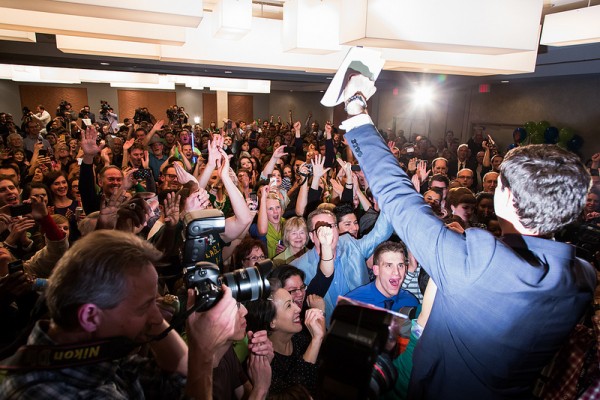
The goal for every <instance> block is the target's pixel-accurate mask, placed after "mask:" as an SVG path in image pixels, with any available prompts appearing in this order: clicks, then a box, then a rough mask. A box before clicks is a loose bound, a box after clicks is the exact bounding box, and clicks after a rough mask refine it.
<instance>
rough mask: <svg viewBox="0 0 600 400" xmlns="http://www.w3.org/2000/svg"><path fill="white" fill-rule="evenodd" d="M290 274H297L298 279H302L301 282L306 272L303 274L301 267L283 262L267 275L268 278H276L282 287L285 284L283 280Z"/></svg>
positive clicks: (289, 276) (290, 275)
mask: <svg viewBox="0 0 600 400" xmlns="http://www.w3.org/2000/svg"><path fill="white" fill-rule="evenodd" d="M292 276H299V277H300V279H302V282H304V278H306V274H304V271H302V270H301V269H298V268H296V267H294V266H293V265H289V264H283V265H280V266H279V267H277V268H275V269H274V270H273V271H272V272H271V274H270V275H269V280H271V279H276V280H278V281H279V283H280V284H281V287H283V286H284V285H285V281H287V280H288V279H289V278H291V277H292Z"/></svg>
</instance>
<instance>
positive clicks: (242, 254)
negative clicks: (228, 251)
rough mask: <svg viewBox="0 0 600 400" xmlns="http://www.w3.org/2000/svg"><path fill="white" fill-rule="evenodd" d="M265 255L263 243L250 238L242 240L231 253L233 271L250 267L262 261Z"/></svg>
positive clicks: (265, 249) (265, 250)
mask: <svg viewBox="0 0 600 400" xmlns="http://www.w3.org/2000/svg"><path fill="white" fill-rule="evenodd" d="M266 254H267V247H266V246H265V242H263V241H262V240H260V239H253V238H250V237H246V238H244V239H243V240H242V241H241V242H240V244H238V245H237V247H236V248H235V250H234V252H233V260H232V261H233V265H232V266H233V269H237V268H247V267H252V266H254V264H256V263H257V262H260V261H262V260H264V259H265V258H266V257H265V255H266Z"/></svg>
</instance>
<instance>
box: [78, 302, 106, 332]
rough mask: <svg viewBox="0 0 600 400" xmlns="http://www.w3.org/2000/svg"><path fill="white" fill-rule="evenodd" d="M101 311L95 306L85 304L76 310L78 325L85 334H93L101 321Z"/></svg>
mask: <svg viewBox="0 0 600 400" xmlns="http://www.w3.org/2000/svg"><path fill="white" fill-rule="evenodd" d="M101 312H102V311H101V310H100V308H98V306H97V305H95V304H92V303H86V304H84V305H82V306H80V307H79V308H78V309H77V319H78V320H79V325H80V326H81V328H83V330H85V331H86V332H95V331H96V330H98V328H99V326H100V322H101V321H102V317H101Z"/></svg>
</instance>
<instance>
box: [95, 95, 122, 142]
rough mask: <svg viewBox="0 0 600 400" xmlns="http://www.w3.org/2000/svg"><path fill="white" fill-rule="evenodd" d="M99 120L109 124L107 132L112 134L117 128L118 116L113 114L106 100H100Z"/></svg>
mask: <svg viewBox="0 0 600 400" xmlns="http://www.w3.org/2000/svg"><path fill="white" fill-rule="evenodd" d="M99 113H100V121H104V122H105V123H107V124H108V125H109V129H108V130H109V133H111V134H113V133H116V132H117V131H118V130H119V116H118V115H117V114H115V112H114V110H113V108H112V107H111V106H110V104H108V103H107V102H106V100H100V111H99Z"/></svg>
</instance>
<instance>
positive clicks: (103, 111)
mask: <svg viewBox="0 0 600 400" xmlns="http://www.w3.org/2000/svg"><path fill="white" fill-rule="evenodd" d="M110 109H111V106H110V104H108V101H106V100H100V114H106V113H107V112H108V111H109V110H110Z"/></svg>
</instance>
